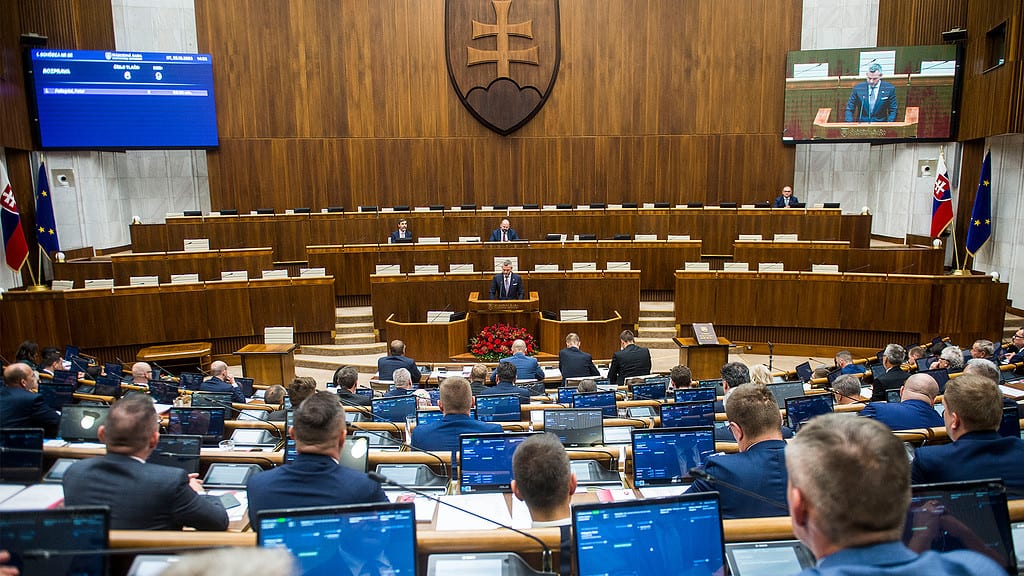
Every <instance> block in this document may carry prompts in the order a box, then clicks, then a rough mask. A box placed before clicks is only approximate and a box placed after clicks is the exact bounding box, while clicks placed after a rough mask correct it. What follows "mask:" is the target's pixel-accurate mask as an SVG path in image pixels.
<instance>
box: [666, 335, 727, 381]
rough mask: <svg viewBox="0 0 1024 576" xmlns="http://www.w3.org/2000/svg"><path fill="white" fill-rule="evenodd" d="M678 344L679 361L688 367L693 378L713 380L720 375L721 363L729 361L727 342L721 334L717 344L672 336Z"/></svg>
mask: <svg viewBox="0 0 1024 576" xmlns="http://www.w3.org/2000/svg"><path fill="white" fill-rule="evenodd" d="M672 341H673V342H675V343H676V346H679V363H680V364H682V365H683V366H686V367H687V368H689V369H690V372H691V373H692V374H693V378H694V380H713V379H715V378H720V377H721V376H722V365H723V364H725V363H726V362H728V361H729V347H730V346H732V342H729V341H728V340H726V339H725V338H722V337H721V336H719V337H718V344H706V345H703V346H701V345H700V344H697V340H696V339H694V338H673V339H672Z"/></svg>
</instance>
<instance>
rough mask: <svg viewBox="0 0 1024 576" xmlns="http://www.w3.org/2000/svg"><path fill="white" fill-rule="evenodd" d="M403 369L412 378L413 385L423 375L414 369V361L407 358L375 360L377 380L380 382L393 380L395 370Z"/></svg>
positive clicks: (393, 357)
mask: <svg viewBox="0 0 1024 576" xmlns="http://www.w3.org/2000/svg"><path fill="white" fill-rule="evenodd" d="M399 368H405V369H406V370H408V371H409V375H411V376H412V381H413V382H414V383H419V381H420V379H421V378H423V375H422V374H420V369H419V368H417V367H416V361H415V360H413V359H412V358H409V357H407V356H384V357H383V358H379V359H378V360H377V378H379V379H381V380H394V379H395V378H394V374H395V370H398V369H399Z"/></svg>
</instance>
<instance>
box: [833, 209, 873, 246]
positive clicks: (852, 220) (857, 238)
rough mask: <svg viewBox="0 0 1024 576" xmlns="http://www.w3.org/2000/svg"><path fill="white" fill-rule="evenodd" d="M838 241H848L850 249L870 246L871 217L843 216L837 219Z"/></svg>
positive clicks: (867, 215) (865, 215) (866, 215)
mask: <svg viewBox="0 0 1024 576" xmlns="http://www.w3.org/2000/svg"><path fill="white" fill-rule="evenodd" d="M839 230H840V233H839V238H838V239H839V240H849V241H850V247H851V248H869V247H870V246H871V215H870V214H864V215H859V214H858V215H845V216H843V217H841V218H840V219H839Z"/></svg>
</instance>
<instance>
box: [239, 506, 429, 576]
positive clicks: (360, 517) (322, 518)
mask: <svg viewBox="0 0 1024 576" xmlns="http://www.w3.org/2000/svg"><path fill="white" fill-rule="evenodd" d="M256 543H257V545H258V546H260V547H262V548H287V549H288V551H289V552H291V554H292V557H293V558H295V559H296V562H297V564H298V568H299V570H298V573H300V574H309V573H316V574H351V573H353V569H352V568H351V567H352V566H361V567H363V573H365V572H366V571H367V570H369V569H370V568H367V566H368V565H369V566H381V565H386V566H388V567H389V568H390V571H389V572H388V573H389V574H391V573H393V574H394V575H395V576H416V513H415V507H414V505H413V503H412V502H400V503H394V504H391V503H384V504H355V505H352V506H337V507H327V508H299V509H293V510H263V511H260V513H259V514H258V516H257V519H256ZM378 571H379V570H378ZM355 573H359V572H358V571H356V572H355Z"/></svg>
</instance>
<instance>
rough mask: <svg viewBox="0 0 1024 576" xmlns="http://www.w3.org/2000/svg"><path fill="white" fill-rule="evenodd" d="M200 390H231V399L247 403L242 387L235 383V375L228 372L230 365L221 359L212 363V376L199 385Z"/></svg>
mask: <svg viewBox="0 0 1024 576" xmlns="http://www.w3.org/2000/svg"><path fill="white" fill-rule="evenodd" d="M199 391H200V392H230V393H231V401H232V402H236V403H238V404H245V396H244V395H243V394H242V389H241V388H239V387H238V386H237V385H235V377H234V376H232V375H231V373H230V372H228V365H227V364H225V363H224V362H221V361H220V360H217V361H216V362H214V363H213V364H210V378H209V379H208V380H205V381H203V383H202V384H200V385H199Z"/></svg>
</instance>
